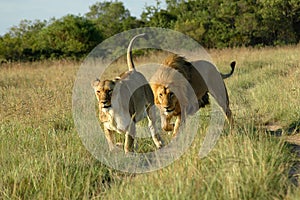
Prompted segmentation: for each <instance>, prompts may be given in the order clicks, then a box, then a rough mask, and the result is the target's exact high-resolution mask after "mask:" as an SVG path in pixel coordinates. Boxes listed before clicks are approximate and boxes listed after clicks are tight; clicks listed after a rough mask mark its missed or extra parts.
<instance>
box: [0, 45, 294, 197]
mask: <svg viewBox="0 0 300 200" xmlns="http://www.w3.org/2000/svg"><path fill="white" fill-rule="evenodd" d="M209 53H210V55H211V56H212V58H213V60H214V62H215V63H216V65H217V66H218V67H219V69H220V71H222V72H223V71H224V72H225V71H228V70H229V63H230V61H232V60H236V61H237V68H236V72H235V73H234V75H233V76H232V77H231V78H229V79H227V80H226V81H225V83H226V85H227V88H228V92H229V96H230V101H231V108H232V110H233V113H234V119H235V126H234V128H233V130H232V132H231V133H229V132H228V130H225V134H224V135H222V136H221V137H220V139H219V141H218V143H217V145H216V147H215V148H214V149H213V151H212V152H211V153H210V154H209V155H208V157H206V158H204V159H199V158H198V151H199V148H200V146H201V142H202V141H203V138H204V135H205V130H206V127H207V125H208V124H207V123H208V119H209V118H208V113H209V108H207V109H204V110H203V111H202V113H203V114H201V116H202V118H203V119H202V120H203V126H201V128H200V130H199V131H198V132H199V133H198V134H197V136H196V138H195V140H194V142H193V143H192V146H191V147H190V148H189V150H188V152H186V153H185V154H184V155H183V156H182V157H181V158H180V159H179V160H177V161H175V162H174V163H172V164H171V165H169V166H168V167H166V168H164V169H161V170H159V171H155V172H151V173H146V174H127V173H122V172H118V171H115V170H113V169H110V168H108V167H106V166H104V165H103V164H101V163H100V162H99V161H97V160H96V159H95V158H94V157H93V156H92V155H91V154H90V153H89V152H88V151H87V150H86V149H85V147H84V146H83V144H82V142H81V140H80V137H79V135H78V134H77V131H76V129H75V127H74V123H73V119H72V111H71V107H72V105H71V104H72V102H71V99H72V87H73V83H74V80H75V77H76V72H77V70H78V67H79V64H80V63H73V62H67V61H59V62H50V61H49V62H37V63H13V64H8V65H5V66H0V199H295V200H296V199H299V197H300V190H299V188H298V187H296V186H295V185H293V184H292V182H291V174H290V169H291V167H292V166H293V165H294V164H295V162H296V161H298V160H299V159H298V158H297V157H296V156H295V154H292V153H291V151H290V145H289V144H288V143H287V142H286V138H288V140H289V142H293V140H297V137H298V134H297V133H299V123H300V106H299V105H300V104H299V99H300V98H299V97H300V82H299V80H300V66H299V60H300V46H287V47H280V48H279V47H278V48H261V49H251V48H239V49H225V50H211V51H210V52H209ZM158 58H160V57H159V56H157V55H155V54H153V55H151V56H150V57H149V58H147V57H145V56H143V57H141V58H138V59H137V61H136V63H137V66H138V65H139V64H143V63H146V62H147V60H149V59H150V60H151V61H155V59H158ZM116 65H123V66H124V63H123V61H118V62H117V63H116ZM125 66H126V65H125ZM117 71H118V70H115V71H113V72H115V73H116V75H117V74H118V73H117ZM270 124H271V125H276V126H278V127H280V128H281V129H282V134H283V135H284V137H275V136H273V135H271V134H268V133H271V132H272V131H270V130H269V129H268V126H269V125H270ZM291 133H292V134H294V135H292V136H289V135H288V134H291ZM164 137H167V136H165V135H164ZM295 138H296V139H295ZM139 142H140V143H141V145H140V147H141V148H142V149H141V151H147V150H148V149H151V145H147V144H151V140H146V141H143V140H141V141H139ZM149 146H150V147H149ZM294 176H296V178H297V174H296V175H294Z"/></svg>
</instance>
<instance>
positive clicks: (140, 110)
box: [92, 34, 163, 153]
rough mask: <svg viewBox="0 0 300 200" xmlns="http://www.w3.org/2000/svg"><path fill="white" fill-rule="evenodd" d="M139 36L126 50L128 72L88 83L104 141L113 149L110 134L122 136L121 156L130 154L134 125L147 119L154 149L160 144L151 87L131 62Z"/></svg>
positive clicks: (134, 130)
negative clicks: (122, 148) (96, 101)
mask: <svg viewBox="0 0 300 200" xmlns="http://www.w3.org/2000/svg"><path fill="white" fill-rule="evenodd" d="M143 36H145V34H139V35H136V36H135V37H133V38H132V40H131V41H130V43H129V46H128V49H127V64H128V69H129V70H128V71H126V72H124V73H122V74H121V75H120V76H119V77H117V78H115V79H114V80H102V81H100V80H99V79H97V80H95V81H94V82H93V83H92V86H93V88H94V91H95V94H96V97H97V99H98V102H99V119H100V121H101V122H102V123H103V125H104V132H105V137H106V139H107V142H108V145H109V149H110V150H113V149H114V148H115V147H116V145H115V141H114V140H115V139H114V133H113V132H114V131H117V132H119V133H125V144H124V151H125V153H128V152H131V151H133V143H134V137H135V132H136V129H135V124H136V123H137V122H138V121H140V120H141V119H143V118H145V113H146V114H147V118H148V121H149V123H148V126H149V129H150V132H151V136H152V139H153V141H154V143H155V145H156V147H157V148H161V147H162V145H163V142H162V140H161V138H160V136H159V134H158V130H157V128H156V119H155V118H156V116H155V112H154V110H153V109H151V108H152V106H154V96H153V93H152V90H151V87H150V85H149V83H148V82H147V80H146V79H145V77H144V76H143V75H142V74H141V73H140V72H137V71H136V69H135V66H134V64H133V61H132V53H131V50H132V45H133V42H134V41H135V39H136V38H138V37H143Z"/></svg>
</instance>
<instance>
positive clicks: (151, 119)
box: [147, 106, 164, 149]
mask: <svg viewBox="0 0 300 200" xmlns="http://www.w3.org/2000/svg"><path fill="white" fill-rule="evenodd" d="M154 109H155V107H154V106H153V107H150V108H149V107H148V108H147V114H148V116H147V118H148V127H149V129H150V133H151V136H152V140H153V142H154V144H155V145H156V147H157V148H158V149H160V148H161V147H163V145H164V143H163V140H162V139H161V137H160V135H159V134H158V130H157V127H156V115H155V110H154Z"/></svg>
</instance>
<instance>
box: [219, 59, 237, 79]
mask: <svg viewBox="0 0 300 200" xmlns="http://www.w3.org/2000/svg"><path fill="white" fill-rule="evenodd" d="M235 64H236V62H235V61H233V62H231V63H230V67H231V72H229V73H228V74H222V73H221V76H222V78H223V79H226V78H229V77H230V76H231V75H232V74H233V72H234V69H235Z"/></svg>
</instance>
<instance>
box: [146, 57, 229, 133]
mask: <svg viewBox="0 0 300 200" xmlns="http://www.w3.org/2000/svg"><path fill="white" fill-rule="evenodd" d="M196 68H197V69H198V70H199V71H200V72H201V74H200V73H199V71H198V70H197V69H196ZM234 69H235V62H232V63H231V72H230V73H228V74H221V73H219V72H217V71H216V69H215V67H214V66H213V65H212V64H211V63H209V62H206V61H195V62H192V63H191V62H188V61H186V59H185V58H184V57H182V56H179V55H176V54H175V55H173V54H172V55H170V56H168V57H167V58H166V59H165V60H164V62H163V63H162V67H160V68H159V69H158V70H157V71H156V72H155V74H154V75H153V76H152V78H151V80H150V85H151V88H152V91H153V93H154V102H155V104H156V105H157V106H158V108H159V110H160V116H161V126H162V129H164V130H165V131H173V136H176V134H177V133H178V131H179V127H180V124H181V122H182V121H184V120H185V118H186V115H191V114H194V113H195V112H197V110H198V109H199V108H201V107H204V106H205V105H207V104H208V103H209V96H208V92H209V93H210V94H211V95H212V96H213V97H214V98H215V99H216V101H217V102H218V103H219V105H220V106H221V107H222V109H223V111H224V112H225V113H226V116H227V118H228V120H229V121H231V111H230V108H229V100H228V94H227V90H226V87H225V84H224V81H223V80H222V79H225V78H228V77H230V76H231V75H232V74H233V72H234ZM216 74H217V75H219V76H220V78H218V77H217V78H215V79H212V78H213V77H214V76H216ZM202 75H207V76H208V77H202ZM220 80H221V81H220ZM207 84H209V85H207ZM222 89H224V90H225V96H224V95H223V96H222V95H220V94H218V93H221V92H220V91H221V90H222ZM224 90H223V93H224ZM193 95H194V96H196V98H197V99H196V98H195V99H196V100H195V101H194V102H192V101H193V100H192V97H193ZM173 117H176V120H175V124H174V123H171V119H172V118H173Z"/></svg>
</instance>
